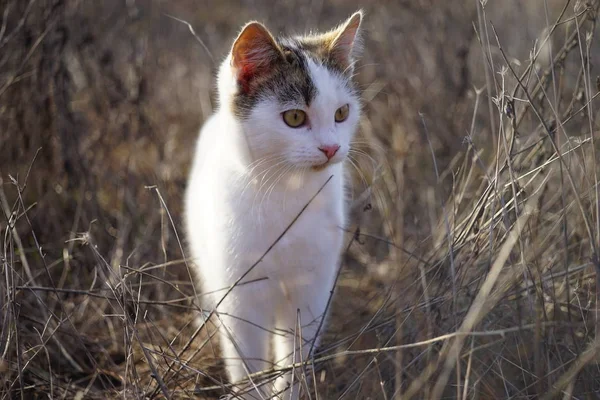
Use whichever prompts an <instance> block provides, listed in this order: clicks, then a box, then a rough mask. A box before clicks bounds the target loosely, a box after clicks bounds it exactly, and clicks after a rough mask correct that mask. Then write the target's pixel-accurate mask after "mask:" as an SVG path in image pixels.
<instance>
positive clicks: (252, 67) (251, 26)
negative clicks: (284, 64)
mask: <svg viewBox="0 0 600 400" xmlns="http://www.w3.org/2000/svg"><path fill="white" fill-rule="evenodd" d="M282 57H283V54H282V52H281V50H280V49H279V46H277V43H275V39H273V36H272V35H271V34H270V33H269V31H268V30H267V28H265V27H264V25H262V24H260V23H258V22H254V21H253V22H250V23H248V24H246V26H244V28H242V32H241V33H240V34H239V36H238V37H237V39H236V40H235V42H234V43H233V47H232V49H231V66H232V67H233V69H234V71H235V74H236V77H237V80H238V83H239V84H240V87H241V88H242V90H244V91H248V90H250V88H251V82H252V81H253V80H254V79H255V78H256V77H258V76H261V75H265V74H267V73H268V72H269V71H270V69H271V68H273V66H274V65H275V63H276V61H278V60H279V59H281V58H282Z"/></svg>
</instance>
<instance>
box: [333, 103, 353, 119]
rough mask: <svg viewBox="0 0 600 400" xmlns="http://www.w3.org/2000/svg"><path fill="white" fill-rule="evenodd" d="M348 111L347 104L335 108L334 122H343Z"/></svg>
mask: <svg viewBox="0 0 600 400" xmlns="http://www.w3.org/2000/svg"><path fill="white" fill-rule="evenodd" d="M349 111H350V106H348V104H346V105H344V106H341V107H340V108H338V109H337V110H335V122H344V121H345V120H346V118H348V113H349Z"/></svg>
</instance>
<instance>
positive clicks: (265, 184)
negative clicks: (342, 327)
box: [185, 58, 360, 399]
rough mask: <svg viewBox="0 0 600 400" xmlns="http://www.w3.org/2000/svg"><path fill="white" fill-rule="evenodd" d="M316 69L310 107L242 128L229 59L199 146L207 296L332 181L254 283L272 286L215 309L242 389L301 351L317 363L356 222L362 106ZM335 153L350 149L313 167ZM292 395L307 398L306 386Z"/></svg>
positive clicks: (200, 239) (202, 276)
mask: <svg viewBox="0 0 600 400" xmlns="http://www.w3.org/2000/svg"><path fill="white" fill-rule="evenodd" d="M309 70H310V73H311V76H312V80H313V82H314V84H315V86H316V88H317V90H318V94H317V95H316V98H315V99H314V101H313V102H312V104H311V105H310V107H309V108H307V107H306V106H305V105H304V104H301V103H298V104H285V105H282V104H279V103H278V102H277V101H276V100H275V99H270V98H265V99H262V100H261V101H260V102H259V103H258V104H257V105H256V106H255V107H254V108H253V110H252V112H251V114H250V116H249V117H248V119H247V120H245V121H243V122H241V121H240V120H238V119H237V118H236V117H234V116H233V115H232V112H231V109H230V106H229V104H231V101H230V99H231V96H232V95H233V93H234V92H235V90H236V85H235V78H234V76H233V72H232V70H231V67H230V58H227V59H226V60H225V62H224V63H223V65H222V67H221V70H220V73H219V81H218V82H219V84H218V85H219V95H220V104H221V106H220V109H219V110H218V111H217V112H216V113H215V114H214V115H213V116H212V117H210V119H209V120H208V121H207V122H206V123H205V125H204V127H203V128H202V131H201V134H200V139H199V140H198V143H197V148H196V154H195V160H194V163H193V167H192V172H191V176H190V180H189V186H188V190H187V193H186V199H185V202H186V204H185V208H186V224H187V232H188V238H189V245H190V250H191V256H192V260H193V263H194V265H195V266H196V267H195V270H196V273H197V276H198V284H199V288H201V292H203V293H209V292H214V291H217V290H219V289H226V288H228V287H229V286H231V285H232V284H233V283H234V282H235V281H236V280H238V279H239V278H240V276H242V275H243V274H244V273H245V272H246V271H247V270H248V269H249V268H250V267H251V266H252V265H253V264H254V263H256V262H257V261H258V259H259V258H260V257H261V255H263V254H264V253H265V251H267V249H268V248H269V246H271V245H272V244H273V243H274V242H275V241H276V239H277V238H278V237H279V236H280V235H281V234H282V233H283V232H284V230H285V229H286V227H287V226H288V225H289V224H290V223H291V222H292V221H293V220H294V218H295V217H296V216H297V215H298V213H299V212H300V211H301V209H302V208H303V207H304V206H305V205H306V204H307V203H308V201H309V200H310V198H311V197H312V196H313V195H315V193H317V191H318V190H319V188H321V187H322V186H323V185H324V184H325V182H326V181H327V179H329V177H330V176H332V178H331V180H330V181H329V182H328V183H327V184H326V185H325V187H324V188H323V190H322V192H321V193H320V194H319V195H318V196H316V198H315V199H314V200H313V202H312V203H311V204H310V205H309V206H308V208H307V209H306V210H305V211H304V212H303V213H302V215H301V216H300V217H299V219H298V220H297V221H296V222H295V223H294V224H293V226H292V227H291V228H290V230H289V231H288V232H287V234H286V235H284V237H283V238H282V239H281V240H280V241H279V242H278V243H277V244H276V245H275V247H274V248H273V249H272V250H271V251H270V252H269V253H268V254H267V255H266V256H265V258H264V259H263V260H262V262H260V263H259V264H258V265H257V266H256V267H255V268H254V269H253V270H252V271H251V272H250V273H249V274H248V275H247V276H246V277H245V278H244V280H243V282H248V281H252V280H256V279H262V280H259V281H257V282H252V283H247V284H243V282H242V283H241V284H240V285H238V286H237V287H235V288H234V289H233V291H232V292H231V293H229V295H228V296H227V297H226V298H225V299H224V300H223V301H222V302H221V304H220V306H219V307H218V309H217V310H216V311H217V314H218V316H219V320H220V321H221V322H222V326H221V328H220V335H221V346H222V349H223V355H224V358H225V363H226V367H227V372H228V374H229V378H230V380H231V381H232V382H237V381H239V380H241V379H243V378H245V377H246V376H247V375H248V372H256V371H260V370H263V369H269V368H272V367H283V366H286V365H289V364H290V363H292V362H293V361H294V360H293V359H292V354H294V352H295V353H296V358H295V362H299V361H300V360H301V356H302V359H306V357H307V355H308V351H309V349H310V344H311V341H312V340H313V339H315V340H318V338H315V334H316V331H317V327H318V326H319V323H320V320H321V318H323V314H324V312H325V307H326V304H327V301H328V298H329V295H330V291H331V289H332V286H333V284H334V279H335V275H336V271H337V268H338V264H339V259H340V252H341V249H342V244H343V236H344V235H343V232H344V231H343V228H344V225H345V220H346V212H345V208H346V207H345V195H344V164H343V160H344V158H345V157H346V155H347V153H348V150H349V146H350V140H351V138H352V136H353V134H354V131H355V129H356V126H357V124H358V120H359V114H360V106H359V103H358V99H357V98H356V97H355V96H354V95H352V93H351V92H350V91H349V90H348V89H347V87H346V86H345V85H344V81H343V79H342V78H341V77H339V76H337V75H336V74H334V73H331V72H330V71H329V70H327V69H326V68H325V67H323V66H322V65H318V64H317V63H316V62H313V61H309ZM345 104H349V105H350V113H349V116H348V119H347V120H346V121H344V122H341V123H336V122H335V120H334V114H335V111H336V109H337V108H339V107H341V106H343V105H345ZM294 108H300V109H303V110H304V111H305V112H306V113H307V115H308V119H309V123H308V124H307V125H306V126H305V127H301V128H296V129H294V128H290V127H288V126H287V125H286V124H285V123H284V121H283V119H282V116H281V113H282V112H283V111H285V110H288V109H294ZM335 144H337V145H339V146H340V149H339V150H338V152H337V154H336V155H335V156H334V158H333V159H332V160H331V161H330V163H329V164H328V165H327V167H325V168H324V169H321V170H319V171H316V170H314V169H313V168H312V167H314V166H318V165H322V164H324V163H325V162H326V161H327V158H326V156H325V155H324V154H323V153H322V152H321V151H320V150H319V149H318V148H319V147H320V146H323V145H335ZM225 292H226V290H222V291H220V292H217V293H214V294H210V295H204V296H202V297H201V298H202V301H203V306H204V309H205V310H206V311H207V312H210V311H211V310H212V309H213V308H214V307H215V305H216V304H217V303H218V302H219V301H220V300H221V298H222V297H223V295H224V294H225ZM298 319H299V320H300V326H301V330H298V327H297V321H298ZM200 322H203V319H202V318H200ZM269 331H270V332H269ZM294 332H295V335H294ZM300 334H301V336H302V340H303V341H304V344H303V345H302V346H300V345H299V343H298V342H299V336H300ZM294 343H296V350H295V349H294ZM300 348H302V353H301V356H300V352H299V351H298V350H299V349H300ZM241 359H244V361H245V362H242V360H241ZM298 376H300V374H298V373H297V375H296V378H295V382H298ZM290 380H291V374H286V375H285V376H284V377H282V378H279V379H278V380H277V381H276V382H275V384H274V385H273V384H271V385H265V386H263V387H261V389H260V393H261V395H259V394H258V393H257V392H256V391H253V392H252V393H250V394H247V395H245V396H244V397H242V398H270V397H271V396H272V395H273V394H274V393H276V392H277V391H281V390H283V389H285V387H287V385H289V383H290ZM261 396H262V397H261ZM281 396H282V397H281V398H283V395H281ZM289 396H290V394H289V392H288V394H286V395H285V398H286V399H288V398H290V397H289ZM292 397H293V398H297V385H296V388H295V389H294V393H293V394H292Z"/></svg>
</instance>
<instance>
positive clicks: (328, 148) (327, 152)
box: [319, 144, 340, 160]
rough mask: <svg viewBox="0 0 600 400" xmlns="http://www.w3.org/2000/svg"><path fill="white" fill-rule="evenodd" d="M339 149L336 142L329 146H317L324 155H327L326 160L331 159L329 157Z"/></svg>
mask: <svg viewBox="0 0 600 400" xmlns="http://www.w3.org/2000/svg"><path fill="white" fill-rule="evenodd" d="M339 149H340V146H339V145H337V144H334V145H331V146H321V147H319V150H321V151H322V152H323V154H325V156H326V157H327V159H328V160H331V158H332V157H333V156H335V153H337V151H338V150H339Z"/></svg>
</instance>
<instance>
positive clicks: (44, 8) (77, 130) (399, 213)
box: [0, 0, 600, 399]
mask: <svg viewBox="0 0 600 400" xmlns="http://www.w3.org/2000/svg"><path fill="white" fill-rule="evenodd" d="M358 7H363V8H364V10H365V11H366V15H367V16H366V20H365V26H366V32H365V53H364V55H363V59H362V62H361V64H359V67H358V69H357V73H358V76H357V78H358V80H359V82H360V84H361V86H362V87H363V89H364V94H363V99H364V104H365V117H364V118H363V121H362V123H361V136H360V142H361V143H359V144H358V145H357V150H358V151H359V153H360V154H359V153H356V156H357V157H356V159H355V160H353V161H354V162H355V163H356V164H357V166H358V167H359V168H358V169H359V170H360V172H359V171H356V177H355V178H356V179H355V183H354V192H355V194H356V196H355V201H354V208H353V221H354V225H353V226H352V230H351V232H350V233H349V235H348V241H349V246H348V251H347V253H346V255H345V257H344V265H343V268H342V270H341V275H340V280H339V284H338V286H337V289H336V294H337V295H336V296H335V297H334V301H333V306H332V309H331V311H332V315H331V319H330V322H329V326H328V327H327V332H326V337H325V341H324V343H323V345H322V346H321V348H320V349H319V351H318V352H317V354H316V356H315V359H314V360H313V362H312V364H311V365H313V366H314V374H313V373H312V369H311V368H308V369H307V372H308V373H310V374H311V375H313V376H314V379H313V383H312V386H313V387H312V388H311V391H312V392H313V394H318V398H320V399H337V398H361V399H363V398H364V399H368V398H370V399H392V398H395V399H399V398H402V399H408V398H441V397H442V396H443V397H445V398H448V397H451V398H482V399H487V398H538V397H543V396H546V397H547V398H571V397H570V396H574V398H596V397H597V393H598V391H600V370H599V369H598V367H597V361H598V357H599V355H598V353H599V352H600V345H599V344H598V341H597V339H596V330H597V329H598V326H599V322H598V320H597V310H596V307H597V282H598V278H597V271H598V268H600V264H599V261H598V260H599V258H598V257H599V253H598V252H599V251H600V249H599V247H600V217H599V208H598V205H599V204H600V203H599V201H598V197H599V196H598V189H597V185H598V168H597V165H598V156H597V155H596V151H597V150H598V146H597V145H596V142H595V141H596V140H598V135H599V133H600V120H599V118H598V116H597V115H598V105H599V104H600V100H598V97H599V94H598V93H599V92H600V78H599V77H598V76H599V75H600V72H599V71H598V66H599V65H600V51H599V49H600V46H599V45H598V41H597V38H596V36H597V34H598V27H597V25H596V23H597V17H598V9H599V2H598V1H597V0H588V1H579V0H578V1H568V0H528V1H518V0H503V1H483V0H482V1H479V0H468V1H467V0H462V1H458V0H456V1H451V2H450V1H449V2H439V1H438V2H435V1H433V0H403V1H385V0H381V1H376V2H375V1H373V2H371V1H366V0H365V1H363V2H358V1H356V2H355V1H350V0H331V1H311V2H303V1H300V0H294V1H292V0H290V1H277V2H270V1H251V0H244V1H233V0H221V1H203V2H199V1H190V0H171V1H167V0H140V1H135V0H133V1H131V0H104V1H91V0H37V1H36V0H0V209H1V212H0V233H1V234H2V235H1V245H0V277H1V279H0V394H1V397H2V398H37V397H45V396H46V395H49V396H50V397H51V398H61V397H64V398H78V399H81V398H86V399H87V398H93V399H96V398H97V399H104V398H112V397H121V398H144V397H148V398H151V397H164V398H189V397H194V396H197V397H199V398H215V397H218V396H219V395H221V394H223V393H225V390H226V389H225V387H226V382H225V381H224V380H223V376H222V371H221V368H220V364H219V361H218V344H217V343H215V341H214V339H213V338H212V336H211V332H210V327H206V328H205V329H202V330H200V331H199V332H195V330H194V327H193V326H192V325H191V323H190V322H191V321H192V318H193V315H194V313H196V312H198V307H197V302H194V301H193V300H192V297H191V295H192V293H193V291H192V286H191V281H190V277H189V271H188V268H187V265H186V263H185V261H184V260H183V255H184V254H185V238H184V232H183V231H182V229H181V225H182V224H181V211H182V210H181V203H182V194H183V190H184V188H185V184H186V176H187V170H188V166H189V162H190V159H191V156H192V154H191V150H190V149H192V146H193V143H194V141H195V139H196V136H197V132H198V129H199V127H200V125H201V123H202V121H203V120H204V119H205V118H206V117H207V116H208V115H210V113H211V112H212V109H213V107H214V91H213V77H214V73H215V69H216V66H217V65H218V63H219V61H220V60H221V59H222V57H223V56H224V55H225V52H226V51H227V50H228V46H229V45H230V42H231V40H232V38H233V37H234V35H235V33H236V32H237V30H238V29H239V27H240V26H241V25H242V24H243V23H244V22H246V21H248V20H250V19H258V20H261V21H263V22H265V23H266V24H267V25H268V26H269V27H270V28H272V29H273V30H275V31H286V32H294V31H304V30H306V29H311V28H327V27H329V26H332V25H333V24H336V23H338V22H339V21H341V20H343V19H344V18H346V17H347V16H348V15H350V14H351V13H352V12H353V11H355V10H356V8H358ZM166 14H169V15H172V16H175V17H177V18H180V19H183V20H186V21H189V22H190V23H191V24H192V26H193V27H194V29H195V32H196V33H197V37H194V35H192V34H191V33H190V31H189V29H188V26H186V25H185V24H182V23H180V22H178V21H176V20H174V19H172V18H169V17H168V16H167V15H166ZM207 388H208V389H207ZM400 396H401V397H400ZM312 398H316V397H315V396H314V395H313V397H312Z"/></svg>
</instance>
